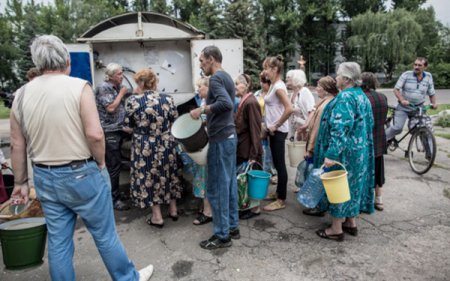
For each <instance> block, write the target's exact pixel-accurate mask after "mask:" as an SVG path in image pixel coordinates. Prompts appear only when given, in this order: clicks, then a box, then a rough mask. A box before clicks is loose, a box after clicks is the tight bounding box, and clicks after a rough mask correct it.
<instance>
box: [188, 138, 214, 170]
mask: <svg viewBox="0 0 450 281" xmlns="http://www.w3.org/2000/svg"><path fill="white" fill-rule="evenodd" d="M208 148H209V143H207V144H206V146H205V147H203V148H202V149H201V150H200V151H197V152H186V154H187V155H189V157H191V159H192V160H193V161H194V162H195V163H197V164H198V165H200V166H204V165H206V162H207V158H208Z"/></svg>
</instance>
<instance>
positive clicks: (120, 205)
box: [113, 200, 130, 211]
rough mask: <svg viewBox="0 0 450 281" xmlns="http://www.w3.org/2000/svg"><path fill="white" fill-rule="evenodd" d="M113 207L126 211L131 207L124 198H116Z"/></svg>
mask: <svg viewBox="0 0 450 281" xmlns="http://www.w3.org/2000/svg"><path fill="white" fill-rule="evenodd" d="M113 208H114V210H117V211H126V210H129V209H130V206H129V205H128V204H127V203H125V202H123V201H122V200H116V201H115V202H113Z"/></svg>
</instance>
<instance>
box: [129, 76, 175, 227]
mask: <svg viewBox="0 0 450 281" xmlns="http://www.w3.org/2000/svg"><path fill="white" fill-rule="evenodd" d="M134 80H135V82H136V84H137V87H136V90H135V92H136V93H135V95H133V96H131V97H129V98H128V99H127V101H126V106H125V108H126V113H127V115H126V118H125V123H126V126H127V127H129V128H131V129H132V133H133V138H132V144H131V198H132V202H133V204H134V205H135V206H136V207H138V208H147V207H149V206H150V207H152V216H151V217H150V218H148V219H147V223H148V224H149V225H152V226H155V227H159V228H161V227H163V226H164V220H163V218H162V215H161V209H160V205H161V204H169V217H171V218H172V220H174V221H175V220H177V219H178V215H177V205H176V199H177V198H180V197H181V189H182V185H181V181H180V173H181V169H180V167H179V166H178V162H177V155H176V150H175V147H176V143H175V141H174V138H173V136H172V135H171V134H170V127H171V126H172V124H173V122H174V121H175V119H176V118H177V117H178V112H177V110H176V107H175V104H174V102H173V99H172V97H170V96H169V95H166V94H160V93H158V92H157V91H156V87H157V81H158V78H157V76H156V75H155V73H154V72H153V71H152V70H150V69H144V70H141V71H139V72H138V73H136V74H135V75H134Z"/></svg>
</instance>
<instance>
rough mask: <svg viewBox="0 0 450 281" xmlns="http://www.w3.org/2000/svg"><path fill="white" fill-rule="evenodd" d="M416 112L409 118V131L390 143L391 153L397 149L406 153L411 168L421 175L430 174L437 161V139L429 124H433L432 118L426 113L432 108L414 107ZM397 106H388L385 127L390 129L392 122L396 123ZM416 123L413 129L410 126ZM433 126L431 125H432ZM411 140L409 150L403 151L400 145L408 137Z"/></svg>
mask: <svg viewBox="0 0 450 281" xmlns="http://www.w3.org/2000/svg"><path fill="white" fill-rule="evenodd" d="M412 107H413V108H414V109H415V111H414V112H413V113H412V115H410V116H409V123H408V127H410V128H409V130H408V132H406V133H405V134H404V135H403V136H402V137H400V139H398V140H397V138H395V137H394V138H393V139H391V140H389V141H388V143H387V145H388V149H389V151H395V150H396V149H397V148H399V149H400V150H402V151H404V152H405V157H406V158H408V162H409V166H410V167H411V169H412V170H413V171H414V172H415V173H416V174H419V175H422V174H425V173H426V172H428V171H429V170H430V169H431V167H432V166H433V164H434V160H435V159H436V153H437V149H436V139H435V137H434V135H433V132H432V131H431V129H430V128H429V127H428V126H427V123H429V124H431V118H430V117H429V116H428V115H427V114H426V111H427V110H428V109H430V107H431V106H429V105H427V106H414V105H413V106H412ZM395 108H396V107H395V106H391V105H389V106H388V117H387V118H386V122H385V127H386V129H387V128H389V127H390V125H391V120H392V121H393V122H395V118H394V116H395V114H394V113H395ZM414 121H415V124H414V125H413V126H412V127H411V126H410V124H411V123H412V122H414ZM430 126H431V125H430ZM408 135H411V138H410V140H409V143H408V148H407V149H403V148H401V147H400V143H401V142H402V141H403V140H404V139H405V138H406V137H407V136H408Z"/></svg>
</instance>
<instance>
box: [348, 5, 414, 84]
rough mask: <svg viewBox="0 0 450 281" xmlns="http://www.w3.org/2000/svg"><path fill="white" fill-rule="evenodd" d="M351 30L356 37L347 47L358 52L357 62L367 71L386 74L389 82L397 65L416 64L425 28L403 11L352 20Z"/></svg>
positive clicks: (373, 14) (370, 15) (352, 37)
mask: <svg viewBox="0 0 450 281" xmlns="http://www.w3.org/2000/svg"><path fill="white" fill-rule="evenodd" d="M351 29H352V34H353V35H352V36H351V37H350V38H349V39H348V41H347V43H348V45H349V46H350V47H351V48H353V49H354V50H355V53H356V56H355V57H354V59H356V60H357V61H358V62H360V63H361V65H362V66H363V68H364V69H365V70H366V71H373V72H376V71H378V70H380V69H381V70H383V71H384V72H385V73H386V75H387V76H388V77H389V80H390V78H392V74H393V72H394V70H395V67H396V66H397V65H398V64H400V63H404V64H406V63H409V62H411V61H412V60H414V57H415V56H416V50H417V46H418V45H419V43H420V42H421V40H422V38H423V32H422V27H421V26H420V25H419V24H418V23H417V22H416V21H415V20H414V15H413V14H412V13H410V12H408V11H406V10H404V9H398V10H394V11H390V12H388V13H372V12H367V13H365V14H362V15H359V16H357V17H355V18H354V19H353V20H352V22H351Z"/></svg>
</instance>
